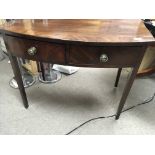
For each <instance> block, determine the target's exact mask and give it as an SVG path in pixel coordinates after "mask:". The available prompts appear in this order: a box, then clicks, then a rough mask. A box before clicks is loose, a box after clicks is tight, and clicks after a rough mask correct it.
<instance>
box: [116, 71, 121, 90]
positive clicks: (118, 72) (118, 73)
mask: <svg viewBox="0 0 155 155" xmlns="http://www.w3.org/2000/svg"><path fill="white" fill-rule="evenodd" d="M121 72H122V68H119V69H118V71H117V77H116V81H115V87H117V86H118V82H119V79H120V75H121Z"/></svg>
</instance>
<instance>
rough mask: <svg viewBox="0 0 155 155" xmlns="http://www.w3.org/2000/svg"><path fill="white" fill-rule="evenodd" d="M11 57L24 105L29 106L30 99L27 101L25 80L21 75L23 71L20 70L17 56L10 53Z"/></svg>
mask: <svg viewBox="0 0 155 155" xmlns="http://www.w3.org/2000/svg"><path fill="white" fill-rule="evenodd" d="M9 58H10V61H11V65H12V69H13V72H14V75H15V79H16V81H17V84H18V88H19V91H20V94H21V97H22V100H23V104H24V107H25V108H28V107H29V105H28V101H27V97H26V93H25V88H24V85H23V80H22V76H21V72H20V68H19V64H18V61H17V58H16V57H15V56H12V55H11V54H9Z"/></svg>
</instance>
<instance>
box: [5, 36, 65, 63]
mask: <svg viewBox="0 0 155 155" xmlns="http://www.w3.org/2000/svg"><path fill="white" fill-rule="evenodd" d="M7 46H8V49H9V51H10V52H11V53H12V54H13V55H15V56H17V57H22V58H24V59H31V60H39V61H45V62H51V63H60V64H64V63H65V45H62V44H56V43H49V42H43V41H36V40H29V39H23V38H17V37H11V36H7ZM34 48H35V52H34V55H33V53H28V50H29V49H31V50H33V49H34ZM30 52H31V51H30ZM32 52H33V51H32Z"/></svg>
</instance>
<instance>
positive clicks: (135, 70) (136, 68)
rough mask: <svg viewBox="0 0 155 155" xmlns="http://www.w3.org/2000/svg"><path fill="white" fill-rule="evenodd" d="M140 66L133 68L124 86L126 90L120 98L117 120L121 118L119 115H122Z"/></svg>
mask: <svg viewBox="0 0 155 155" xmlns="http://www.w3.org/2000/svg"><path fill="white" fill-rule="evenodd" d="M138 68H139V66H137V67H135V68H133V70H132V73H131V75H130V78H129V80H128V82H127V84H126V86H125V88H124V92H123V95H122V98H121V100H120V103H119V106H118V110H117V113H116V120H117V119H119V116H120V114H121V112H122V109H123V107H124V104H125V101H126V99H127V96H128V94H129V92H130V89H131V86H132V84H133V82H134V79H135V77H136V74H137V72H138Z"/></svg>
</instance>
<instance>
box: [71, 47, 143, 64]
mask: <svg viewBox="0 0 155 155" xmlns="http://www.w3.org/2000/svg"><path fill="white" fill-rule="evenodd" d="M142 53H143V49H142V47H137V46H128V47H125V46H105V47H94V46H92V47H91V46H77V45H71V46H70V52H69V64H70V65H73V64H75V65H79V66H80V65H86V66H89V65H90V66H91V65H93V66H94V64H95V65H96V66H103V67H117V66H118V67H121V66H124V67H125V66H126V67H129V66H133V65H135V64H137V60H139V59H138V57H140V56H141V55H142Z"/></svg>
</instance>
